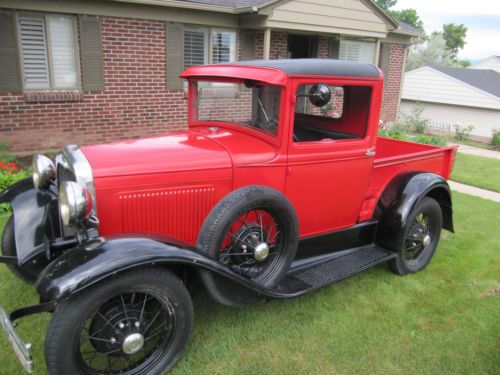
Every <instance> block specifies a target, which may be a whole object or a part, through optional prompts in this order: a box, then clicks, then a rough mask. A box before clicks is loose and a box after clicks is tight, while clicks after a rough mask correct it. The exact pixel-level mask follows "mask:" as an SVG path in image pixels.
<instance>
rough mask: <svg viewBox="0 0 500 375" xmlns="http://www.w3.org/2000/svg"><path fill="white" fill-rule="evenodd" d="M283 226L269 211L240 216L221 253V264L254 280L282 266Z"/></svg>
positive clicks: (222, 245) (234, 223) (260, 209)
mask: <svg viewBox="0 0 500 375" xmlns="http://www.w3.org/2000/svg"><path fill="white" fill-rule="evenodd" d="M283 226H284V224H283V223H282V222H281V220H280V218H279V217H278V216H277V215H275V214H273V212H272V211H271V210H268V209H266V208H256V209H253V210H250V211H247V212H245V213H244V214H242V215H240V216H239V217H237V218H236V219H234V220H233V222H232V223H231V224H230V228H229V230H228V231H227V233H226V235H225V237H224V238H223V240H222V243H221V245H220V250H219V260H220V261H221V262H222V263H224V264H226V265H227V266H229V267H231V268H232V269H233V270H235V271H236V272H238V273H240V274H242V275H244V276H247V277H249V278H251V279H254V280H258V279H259V277H261V276H262V275H264V274H266V273H267V272H269V271H272V270H273V268H274V266H276V264H278V263H279V262H280V255H283V252H282V249H283V247H284V245H285V243H284V242H285V241H284V237H283V236H281V232H282V231H283Z"/></svg>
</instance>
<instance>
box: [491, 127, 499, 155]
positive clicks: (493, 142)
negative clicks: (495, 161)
mask: <svg viewBox="0 0 500 375" xmlns="http://www.w3.org/2000/svg"><path fill="white" fill-rule="evenodd" d="M491 145H492V146H493V148H494V149H495V150H499V149H500V130H498V129H494V130H493V137H491Z"/></svg>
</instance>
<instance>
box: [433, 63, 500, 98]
mask: <svg viewBox="0 0 500 375" xmlns="http://www.w3.org/2000/svg"><path fill="white" fill-rule="evenodd" d="M432 68H433V69H436V70H438V71H440V72H441V73H444V74H446V75H449V76H451V77H453V78H456V79H458V80H460V81H462V82H465V83H467V84H469V85H471V86H474V87H477V88H478V89H480V90H483V91H486V92H488V93H490V94H493V95H495V96H496V97H499V98H500V73H498V72H496V71H494V70H492V69H468V68H449V67H443V66H433V67H432Z"/></svg>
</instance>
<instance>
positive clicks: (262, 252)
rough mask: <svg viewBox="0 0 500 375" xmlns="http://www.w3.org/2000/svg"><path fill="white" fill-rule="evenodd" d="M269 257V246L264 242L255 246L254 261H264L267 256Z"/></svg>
mask: <svg viewBox="0 0 500 375" xmlns="http://www.w3.org/2000/svg"><path fill="white" fill-rule="evenodd" d="M268 255H269V245H268V244H267V243H265V242H261V243H260V244H258V245H257V246H255V254H254V257H255V260H258V261H259V262H261V261H263V260H266V259H267V256H268Z"/></svg>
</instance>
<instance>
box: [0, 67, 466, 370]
mask: <svg viewBox="0 0 500 375" xmlns="http://www.w3.org/2000/svg"><path fill="white" fill-rule="evenodd" d="M181 77H182V78H185V79H186V90H187V105H188V109H187V110H188V129H187V130H183V131H175V132H170V133H167V134H165V135H164V136H160V137H153V138H145V139H134V140H130V141H124V142H118V143H112V144H106V145H95V146H85V147H78V146H76V145H68V146H66V147H65V148H64V150H63V151H62V152H61V153H60V154H58V155H57V156H56V158H55V160H54V161H53V160H51V159H49V158H48V157H46V156H43V155H35V157H34V159H33V178H32V179H27V180H23V181H21V182H19V183H17V184H15V185H13V186H11V187H9V188H7V189H6V190H4V191H3V192H2V193H0V203H9V204H10V205H11V206H12V209H13V217H12V218H11V219H10V220H9V221H8V222H7V224H6V226H5V228H4V232H3V236H2V251H3V255H2V257H1V258H0V260H1V261H2V262H4V263H7V265H8V266H9V268H10V269H11V270H12V271H13V272H14V273H15V274H16V275H17V276H19V277H20V278H21V279H23V280H25V281H27V282H36V290H37V292H38V293H39V295H40V303H39V304H37V305H34V306H29V307H26V308H22V309H19V310H16V311H14V312H12V313H11V314H9V315H7V314H6V313H5V311H4V310H3V309H1V308H0V315H1V321H2V325H3V327H4V330H5V332H6V334H7V336H8V337H9V339H10V341H11V343H12V346H13V348H14V350H15V352H16V354H17V356H18V357H19V359H20V360H21V363H22V364H23V366H24V367H25V368H26V369H27V370H28V371H31V370H32V368H33V362H32V358H31V346H30V345H29V344H25V343H24V341H23V340H22V339H21V337H20V336H19V334H18V333H17V332H16V330H15V328H14V324H13V321H14V320H16V319H19V318H21V317H23V316H26V315H30V314H34V313H38V312H42V311H49V312H52V313H53V315H52V320H51V322H50V324H49V326H48V329H47V335H46V339H45V359H46V365H47V368H48V371H49V373H50V374H96V373H98V374H117V373H120V374H129V375H132V374H160V373H164V372H165V371H167V370H168V369H169V368H171V366H173V365H174V363H175V362H176V360H177V359H178V358H179V356H180V355H181V353H182V352H183V350H184V348H185V346H186V344H187V341H188V339H189V337H190V334H191V327H192V324H193V308H192V303H191V298H190V294H189V292H188V288H187V287H186V285H188V284H189V283H190V282H191V281H193V280H198V281H199V283H197V284H195V285H200V284H201V285H203V286H204V287H205V289H206V290H207V292H208V295H209V296H210V297H212V298H213V299H214V300H215V301H217V302H220V303H223V304H226V305H230V306H243V305H246V304H249V303H254V302H257V301H259V300H261V299H266V298H267V299H269V298H294V297H297V296H300V295H303V294H306V293H310V292H312V291H314V290H317V289H318V288H321V287H324V286H327V285H329V284H332V283H334V282H337V281H339V280H342V279H344V278H346V277H348V276H351V275H354V274H356V273H358V272H361V271H363V270H366V269H368V268H370V267H372V266H375V265H377V264H380V263H383V262H387V263H388V264H389V268H390V269H391V270H392V271H393V272H395V273H396V274H399V275H405V274H408V273H413V272H417V271H420V270H422V269H423V268H425V266H426V265H427V264H428V263H429V261H430V259H431V258H432V256H433V255H434V252H435V250H436V247H437V245H438V241H439V237H440V232H441V229H442V228H444V229H447V230H449V231H453V220H452V201H451V193H450V189H449V187H448V184H447V182H446V179H447V178H448V177H449V175H450V172H451V169H452V165H453V160H454V156H455V151H456V148H455V147H454V146H452V147H435V146H429V145H423V144H416V143H409V142H403V141H398V140H392V139H386V138H380V137H377V130H378V122H379V111H380V106H381V100H382V86H383V74H382V72H381V71H380V70H379V69H377V68H376V67H375V66H372V65H369V64H362V63H354V62H346V61H336V60H315V59H311V60H277V61H251V62H248V61H247V62H238V63H233V64H226V65H210V66H197V67H191V68H189V69H187V70H186V71H185V72H184V73H183V74H182V76H181Z"/></svg>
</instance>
